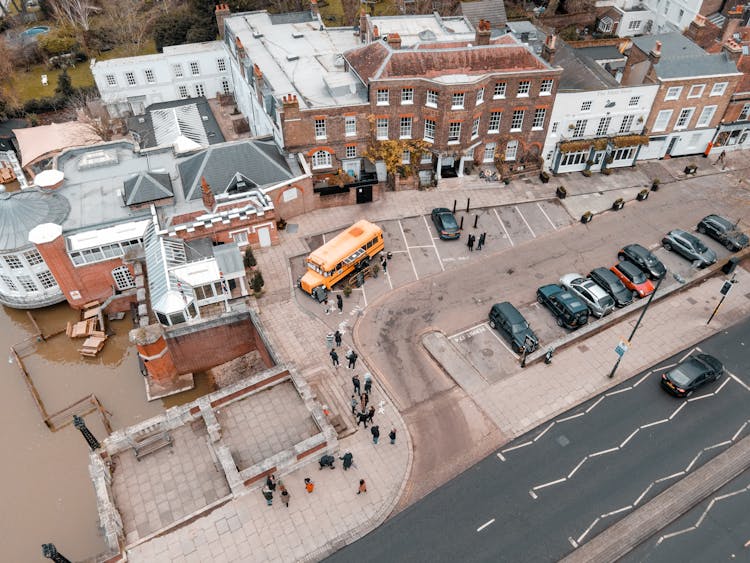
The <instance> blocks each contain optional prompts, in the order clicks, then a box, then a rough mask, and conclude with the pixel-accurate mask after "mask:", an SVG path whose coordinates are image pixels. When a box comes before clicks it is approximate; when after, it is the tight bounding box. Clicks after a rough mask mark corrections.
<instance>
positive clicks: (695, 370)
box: [661, 354, 724, 397]
mask: <svg viewBox="0 0 750 563" xmlns="http://www.w3.org/2000/svg"><path fill="white" fill-rule="evenodd" d="M722 375H724V366H723V365H722V363H721V362H720V361H719V360H717V359H716V358H714V357H713V356H711V355H709V354H694V355H692V356H690V357H689V358H687V359H686V360H684V361H682V362H680V363H679V364H677V366H676V367H674V368H672V369H671V370H669V371H667V372H665V373H663V374H662V376H661V386H662V387H664V389H666V390H667V391H668V392H670V393H672V395H676V396H677V397H688V396H690V395H692V394H693V391H695V390H696V389H697V388H698V387H700V386H701V385H703V384H704V383H708V382H709V381H716V380H717V379H719V378H720V377H721V376H722Z"/></svg>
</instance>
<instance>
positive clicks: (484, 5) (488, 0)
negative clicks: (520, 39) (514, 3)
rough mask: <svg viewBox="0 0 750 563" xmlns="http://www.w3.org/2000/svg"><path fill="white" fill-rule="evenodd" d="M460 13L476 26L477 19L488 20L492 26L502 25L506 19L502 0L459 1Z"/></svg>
mask: <svg viewBox="0 0 750 563" xmlns="http://www.w3.org/2000/svg"><path fill="white" fill-rule="evenodd" d="M461 13H462V14H463V16H464V17H465V18H466V19H467V20H469V21H470V22H471V25H473V26H474V27H477V24H478V23H479V20H487V21H489V22H490V25H491V26H492V27H502V26H504V25H505V22H507V21H508V18H507V17H506V16H505V3H504V2H503V0H475V1H474V2H461Z"/></svg>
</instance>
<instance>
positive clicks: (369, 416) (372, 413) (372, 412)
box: [367, 407, 375, 424]
mask: <svg viewBox="0 0 750 563" xmlns="http://www.w3.org/2000/svg"><path fill="white" fill-rule="evenodd" d="M374 417H375V407H370V410H369V411H367V422H369V423H370V424H372V419H373V418H374Z"/></svg>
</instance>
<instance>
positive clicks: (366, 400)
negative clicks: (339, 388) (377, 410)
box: [359, 393, 370, 410]
mask: <svg viewBox="0 0 750 563" xmlns="http://www.w3.org/2000/svg"><path fill="white" fill-rule="evenodd" d="M359 400H360V403H361V405H362V410H365V409H366V408H367V403H369V402H370V395H369V394H367V393H362V394H361V395H360V396H359Z"/></svg>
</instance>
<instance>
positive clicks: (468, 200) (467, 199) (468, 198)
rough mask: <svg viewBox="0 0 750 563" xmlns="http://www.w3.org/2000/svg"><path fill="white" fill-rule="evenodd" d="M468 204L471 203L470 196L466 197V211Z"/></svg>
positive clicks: (467, 210)
mask: <svg viewBox="0 0 750 563" xmlns="http://www.w3.org/2000/svg"><path fill="white" fill-rule="evenodd" d="M469 204H471V198H470V197H467V198H466V213H468V212H469Z"/></svg>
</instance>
